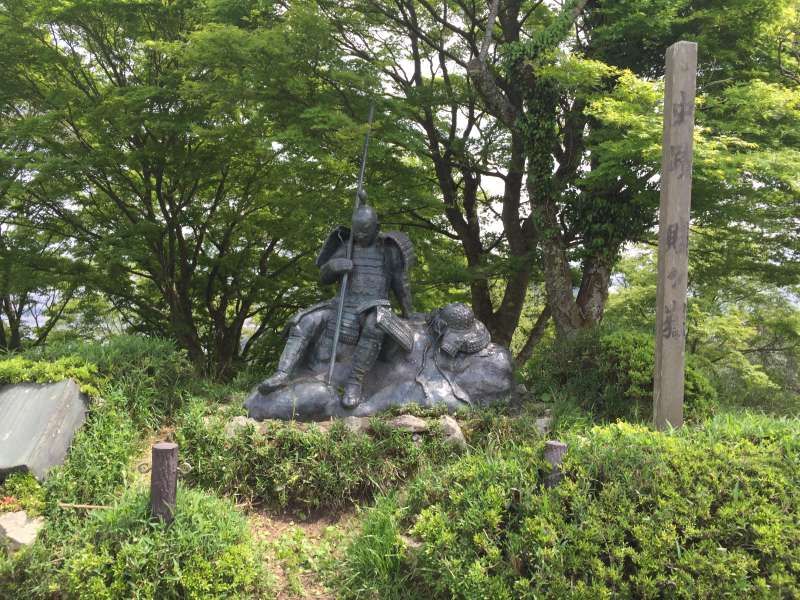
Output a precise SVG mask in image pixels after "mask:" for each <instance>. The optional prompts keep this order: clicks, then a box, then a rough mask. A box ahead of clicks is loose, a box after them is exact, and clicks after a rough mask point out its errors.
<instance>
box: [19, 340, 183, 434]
mask: <svg viewBox="0 0 800 600" xmlns="http://www.w3.org/2000/svg"><path fill="white" fill-rule="evenodd" d="M28 356H30V357H33V358H36V359H38V360H39V361H42V362H44V363H45V364H46V363H47V361H56V362H58V361H60V360H78V361H84V362H85V363H88V364H92V365H95V366H96V368H97V370H98V372H99V373H101V374H102V375H103V376H104V377H106V378H107V379H108V381H109V382H110V384H111V385H112V386H113V387H114V388H115V389H116V390H118V391H119V392H121V394H122V396H123V397H124V398H125V399H126V407H125V408H126V410H127V411H128V413H129V414H130V415H131V417H132V418H133V419H135V420H136V421H137V423H138V424H142V425H146V426H148V427H156V426H157V425H158V424H159V423H160V422H161V421H162V420H163V419H164V418H165V417H170V416H172V415H174V414H175V413H176V411H177V410H178V409H179V408H180V407H181V405H182V403H183V398H184V396H185V390H186V388H187V387H189V385H190V384H192V383H193V381H194V377H195V373H194V371H193V369H192V366H191V364H190V362H189V360H188V359H187V357H186V354H185V353H184V352H182V351H178V350H177V349H176V348H175V344H174V342H172V341H170V340H166V339H160V338H149V337H144V336H135V335H119V336H114V337H111V338H109V339H108V340H106V341H104V342H83V343H78V342H71V343H63V344H54V345H48V346H45V347H43V348H37V349H36V350H34V351H31V352H29V353H28Z"/></svg>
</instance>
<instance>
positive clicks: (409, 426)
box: [387, 415, 428, 433]
mask: <svg viewBox="0 0 800 600" xmlns="http://www.w3.org/2000/svg"><path fill="white" fill-rule="evenodd" d="M387 424H388V425H389V427H393V428H394V429H402V430H403V431H410V432H411V433H423V432H425V431H428V424H427V423H426V422H425V419H420V418H419V417H415V416H414V415H400V416H399V417H395V418H394V419H392V420H391V421H389V422H388V423H387Z"/></svg>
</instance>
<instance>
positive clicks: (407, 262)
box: [381, 231, 417, 271]
mask: <svg viewBox="0 0 800 600" xmlns="http://www.w3.org/2000/svg"><path fill="white" fill-rule="evenodd" d="M381 236H382V237H383V239H384V240H386V241H388V242H391V243H394V245H395V246H397V247H398V248H399V249H400V254H401V255H402V256H403V268H404V270H405V271H410V270H411V268H412V267H413V266H414V264H415V263H416V260H417V257H416V255H415V254H414V244H412V243H411V238H409V237H408V236H407V235H406V234H405V233H403V232H402V231H387V232H386V233H382V234H381Z"/></svg>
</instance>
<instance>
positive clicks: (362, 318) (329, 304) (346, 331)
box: [258, 204, 414, 407]
mask: <svg viewBox="0 0 800 600" xmlns="http://www.w3.org/2000/svg"><path fill="white" fill-rule="evenodd" d="M349 235H350V231H349V230H348V229H347V228H346V227H338V228H337V229H335V230H334V231H333V232H332V233H331V234H330V235H329V236H328V239H327V240H326V242H325V244H324V245H323V247H322V250H321V251H320V254H319V257H318V258H317V266H318V267H319V268H320V282H321V283H322V284H324V285H328V284H331V283H335V282H336V281H339V280H340V279H341V277H342V275H344V274H345V273H350V277H349V282H348V285H347V289H346V291H345V298H344V308H343V311H342V322H341V328H340V332H339V341H340V343H343V344H350V345H355V346H356V347H355V350H354V352H353V358H352V366H351V369H350V374H349V376H348V378H347V381H346V383H345V386H344V396H343V397H342V405H344V406H346V407H354V406H357V405H358V404H359V403H360V402H361V400H362V385H363V383H364V377H365V375H366V374H367V373H368V372H369V370H370V369H371V368H372V366H373V365H374V364H375V361H376V360H377V358H378V354H379V352H380V350H381V345H382V343H383V338H384V336H385V332H384V330H383V329H382V328H381V327H380V326H379V323H378V319H377V309H378V307H382V306H390V304H391V303H390V302H389V290H391V291H392V292H394V295H395V296H396V297H397V300H398V302H399V303H400V308H401V310H402V314H403V317H406V318H407V317H409V316H410V315H411V314H412V312H413V308H412V300H411V288H410V285H409V282H408V271H409V269H410V267H411V265H412V263H413V260H414V251H413V247H412V245H411V241H410V240H409V239H408V236H406V235H405V234H404V233H401V232H399V231H391V232H388V233H382V232H379V231H378V216H377V214H376V212H375V210H374V209H373V208H372V207H371V206H367V205H366V204H362V205H361V206H359V207H358V209H356V212H355V214H354V216H353V227H352V235H353V242H354V244H353V253H352V259H348V258H346V242H347V238H348V237H349ZM339 293H340V294H341V293H342V292H341V286H340V290H339ZM338 305H339V296H338V295H337V297H335V298H334V299H333V300H330V301H326V302H322V303H320V304H316V305H314V306H312V307H310V308H307V309H305V310H302V311H300V312H299V313H297V314H296V315H295V316H294V317H292V319H290V320H289V323H288V324H287V327H286V332H285V333H286V334H287V340H286V346H285V347H284V350H283V353H282V354H281V358H280V360H279V361H278V368H277V370H276V371H275V373H274V374H273V375H272V376H271V377H269V378H267V379H265V380H264V381H263V382H262V383H261V384H260V385H259V388H258V389H259V391H260V392H261V393H262V394H267V393H269V392H271V391H272V390H274V389H276V388H278V387H280V386H282V385H285V384H286V383H287V382H288V381H289V379H290V377H291V375H292V372H293V371H294V370H295V368H296V367H297V366H298V365H299V364H300V363H301V362H302V360H303V358H304V356H305V354H306V350H307V349H308V346H309V343H311V342H312V341H315V340H317V339H319V347H318V348H316V351H317V359H318V360H324V359H329V358H330V354H331V348H332V345H333V337H334V333H335V329H336V314H337V309H338ZM320 338H321V339H320Z"/></svg>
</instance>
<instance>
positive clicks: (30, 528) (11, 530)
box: [0, 510, 44, 553]
mask: <svg viewBox="0 0 800 600" xmlns="http://www.w3.org/2000/svg"><path fill="white" fill-rule="evenodd" d="M42 527H44V519H43V518H42V517H35V518H33V519H29V518H28V513H26V512H25V511H24V510H19V511H16V512H8V513H0V545H2V546H5V547H6V550H8V552H9V553H13V552H16V551H17V550H19V549H20V548H23V547H24V546H30V545H31V544H32V543H33V542H34V541H35V540H36V536H37V535H38V534H39V530H40V529H41V528H42Z"/></svg>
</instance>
